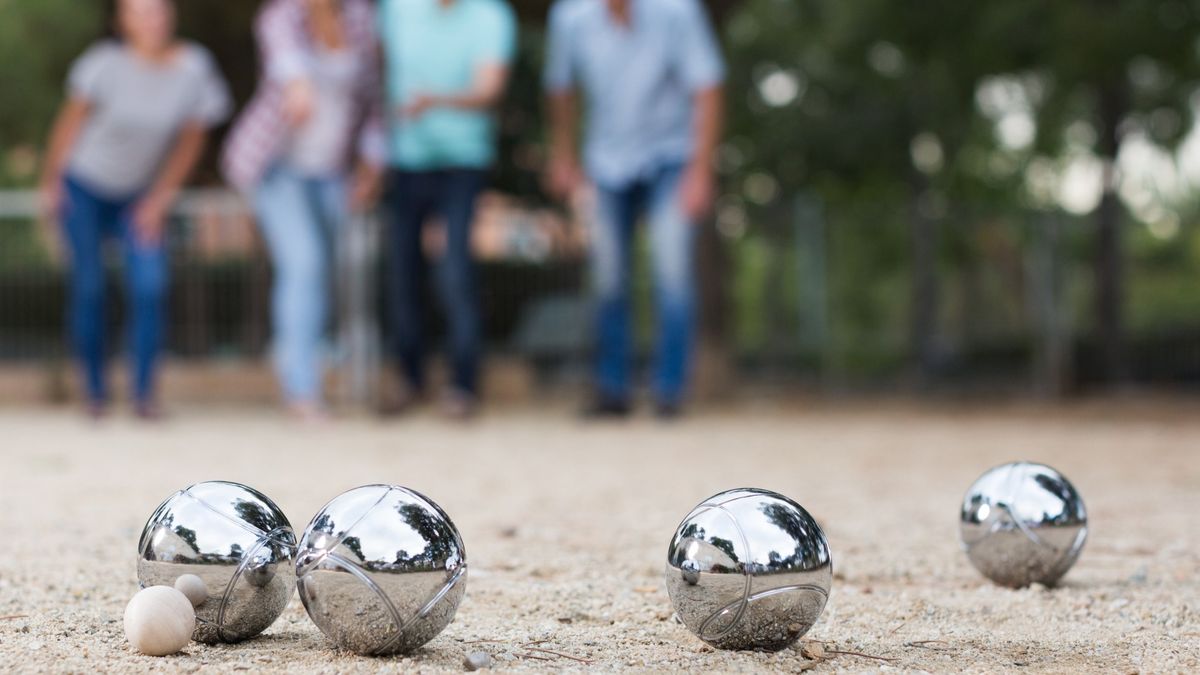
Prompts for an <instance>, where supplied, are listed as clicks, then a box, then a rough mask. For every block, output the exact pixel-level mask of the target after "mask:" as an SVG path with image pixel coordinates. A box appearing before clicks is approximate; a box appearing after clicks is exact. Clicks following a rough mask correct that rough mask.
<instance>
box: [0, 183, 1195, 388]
mask: <svg viewBox="0 0 1200 675" xmlns="http://www.w3.org/2000/svg"><path fill="white" fill-rule="evenodd" d="M491 199H492V200H493V201H491V202H489V203H488V204H486V205H485V207H484V209H483V210H482V211H483V213H482V214H481V217H480V222H479V223H478V224H477V225H478V226H479V227H478V229H479V230H480V231H481V232H482V233H483V234H481V235H480V237H479V239H480V243H479V247H480V248H481V249H485V250H484V251H483V255H482V256H481V257H482V259H483V262H482V264H481V270H480V272H481V286H482V289H481V290H482V295H483V298H482V300H483V302H482V304H483V310H484V322H485V333H486V337H487V341H488V344H489V348H490V349H491V351H492V352H493V353H495V352H509V353H510V354H514V355H517V356H520V357H521V358H522V359H524V360H525V361H526V362H528V363H530V364H532V365H533V366H534V367H536V368H537V369H538V370H539V372H555V371H556V369H559V368H561V367H562V366H563V365H564V364H566V365H568V366H570V367H572V368H574V367H575V366H577V365H578V362H579V360H580V359H581V357H582V355H583V353H584V352H585V351H586V349H587V348H588V346H589V345H588V341H589V335H590V331H589V330H588V319H589V317H588V308H587V301H586V299H585V298H584V294H585V286H586V281H585V268H586V265H585V263H584V252H585V249H586V235H584V234H580V232H579V231H580V230H586V228H585V227H583V226H581V225H578V224H575V225H572V224H569V223H566V222H565V219H564V218H562V217H559V216H556V215H554V214H552V213H549V212H546V211H538V210H536V209H528V208H522V207H521V206H519V205H514V204H511V203H508V202H505V201H504V200H503V198H500V197H492V198H491ZM35 205H36V200H35V198H34V196H33V195H32V194H31V193H28V192H2V191H0V363H3V362H5V361H7V362H13V361H31V360H44V359H52V360H53V359H58V360H61V359H62V358H63V357H64V356H65V354H66V351H67V347H66V342H65V340H64V337H63V336H64V333H63V313H64V307H65V300H66V288H67V267H66V265H65V263H64V261H63V260H62V258H61V257H56V256H54V255H52V254H51V253H50V252H49V251H48V248H52V247H47V246H46V245H45V242H46V241H47V240H52V239H53V237H47V236H45V235H44V234H39V230H38V226H37V221H36V218H35V217H34V213H35ZM743 215H744V221H745V222H743V223H742V224H741V226H740V227H739V228H727V227H723V226H722V225H721V223H720V222H718V227H717V230H718V231H720V232H723V233H724V234H723V235H722V238H721V239H720V240H719V241H717V244H716V245H717V246H718V247H719V249H720V255H719V257H722V258H724V260H725V263H724V264H723V265H722V270H721V271H717V270H716V269H710V268H702V269H701V270H700V273H701V274H707V275H709V276H710V280H711V279H712V278H714V277H719V278H718V281H719V282H720V283H719V289H718V291H719V292H720V293H722V294H723V297H724V298H725V301H723V302H721V303H719V304H720V305H721V307H723V309H721V310H720V311H721V312H722V313H723V314H724V316H721V317H720V319H721V321H719V322H718V323H719V324H721V325H722V326H723V327H724V330H723V333H724V338H723V340H721V341H720V343H719V345H718V346H719V347H720V349H719V350H718V353H719V354H721V355H723V356H724V357H725V359H726V360H727V361H728V362H731V363H732V364H733V365H734V366H735V372H736V373H737V374H739V375H740V376H742V377H743V378H749V379H774V380H783V381H786V382H795V381H806V382H810V383H813V384H814V385H815V386H818V387H821V388H830V389H844V388H858V387H877V386H881V385H882V386H894V385H896V384H903V383H906V382H913V381H914V380H921V381H923V382H924V383H926V384H932V385H934V386H937V385H945V384H951V385H957V384H963V385H966V386H972V387H974V386H983V387H985V388H986V387H988V386H989V383H991V382H1000V383H1002V384H1003V386H1005V387H1006V388H1007V389H1010V390H1011V389H1013V388H1014V387H1016V388H1017V389H1018V390H1019V389H1024V390H1038V391H1043V392H1046V393H1049V394H1061V393H1063V392H1065V391H1068V390H1070V389H1072V388H1073V387H1075V386H1077V385H1079V384H1081V383H1083V384H1086V383H1087V382H1088V380H1089V378H1090V377H1091V376H1092V368H1093V364H1094V363H1095V361H1096V358H1097V356H1096V354H1097V350H1096V348H1095V343H1094V342H1093V341H1092V339H1091V335H1090V330H1091V326H1090V323H1091V321H1090V312H1091V304H1092V299H1091V293H1092V290H1091V289H1092V286H1093V271H1092V260H1091V253H1090V251H1091V238H1092V233H1091V231H1090V224H1089V223H1088V221H1086V219H1078V218H1072V217H1069V216H1066V215H1065V214H1054V213H1044V212H1007V213H989V212H987V211H986V210H972V209H969V208H966V207H965V206H964V205H957V207H956V208H949V209H947V210H946V212H945V213H943V214H941V215H940V216H938V217H937V218H936V219H935V220H934V222H933V223H932V227H930V228H928V233H929V236H930V237H931V241H927V242H924V243H922V244H921V245H922V246H924V247H926V248H924V249H923V251H922V252H920V253H921V255H923V256H924V262H925V264H926V265H927V266H928V268H927V269H925V270H924V271H922V270H919V269H918V268H917V262H916V261H917V260H918V259H919V258H921V256H919V255H918V251H917V250H916V248H917V244H918V242H916V241H915V238H914V234H913V233H914V230H913V229H912V226H911V222H910V220H909V218H910V214H907V213H902V212H896V211H895V210H894V209H891V208H890V207H888V206H886V205H882V204H858V205H853V206H850V207H842V208H841V209H840V210H830V209H827V208H825V207H823V206H822V205H821V204H820V202H818V201H816V200H814V199H812V198H798V199H796V200H794V201H793V202H791V203H787V204H783V205H776V206H775V207H772V208H770V209H757V210H756V209H749V208H748V209H746V211H745V213H744V214H743ZM380 222H381V221H380V219H379V218H377V217H372V218H366V219H363V220H362V221H361V222H358V223H354V224H351V225H350V226H348V227H345V228H342V229H341V230H340V231H339V232H340V235H339V237H338V238H337V245H336V246H335V255H336V258H337V270H338V273H337V274H336V282H337V294H338V295H337V303H336V306H337V308H338V309H337V316H336V330H335V331H333V332H332V335H333V336H334V339H333V349H332V352H333V354H334V356H335V363H336V364H337V365H338V366H339V367H340V368H341V370H342V375H343V377H342V378H339V381H341V382H345V383H347V384H346V386H347V392H346V394H347V396H348V397H350V398H353V399H356V400H357V399H361V398H362V397H363V396H365V395H366V392H367V391H368V390H369V388H370V387H371V383H372V382H373V381H375V379H377V374H378V371H379V369H380V367H381V363H382V362H383V361H384V360H385V358H384V357H385V354H386V352H387V349H386V344H387V342H388V335H389V326H388V321H387V320H386V316H387V313H386V312H385V309H386V308H385V305H386V297H385V296H384V294H383V293H382V289H381V278H382V272H383V269H384V266H385V264H386V261H385V259H386V258H387V256H386V255H383V252H384V251H385V250H386V248H387V243H386V242H387V239H386V236H385V235H386V228H383V227H381V225H380ZM1137 227H1140V226H1132V225H1131V226H1130V227H1129V228H1127V230H1126V236H1127V238H1128V239H1129V240H1130V242H1129V244H1130V245H1129V246H1128V250H1129V253H1128V260H1127V263H1128V264H1127V277H1128V279H1127V282H1128V283H1127V286H1128V290H1127V299H1126V304H1127V306H1128V307H1129V309H1130V311H1129V323H1130V325H1129V331H1128V332H1129V335H1128V338H1129V339H1128V343H1127V344H1128V347H1127V352H1128V353H1127V359H1128V364H1129V376H1130V378H1131V379H1133V380H1142V381H1155V382H1159V381H1171V382H1194V381H1200V294H1197V293H1195V292H1193V291H1190V289H1191V288H1194V285H1195V283H1196V281H1200V263H1196V264H1193V262H1190V260H1191V258H1189V257H1188V256H1184V255H1179V254H1176V253H1172V254H1171V255H1166V254H1164V251H1168V252H1170V251H1173V250H1174V249H1171V248H1170V246H1171V245H1170V244H1162V243H1158V244H1154V243H1153V242H1149V243H1148V242H1147V241H1146V240H1145V237H1142V236H1141V235H1140V234H1139V232H1140V231H1139V230H1138V229H1136V228H1137ZM1189 236H1190V237H1192V238H1191V239H1188V238H1187V237H1189ZM1178 237H1179V240H1178V243H1177V244H1173V245H1174V246H1176V247H1178V248H1182V247H1186V246H1187V244H1186V242H1187V241H1197V240H1200V237H1197V236H1195V235H1193V234H1192V233H1191V232H1190V231H1184V232H1182V233H1180V234H1179V235H1178ZM710 243H711V242H710ZM1152 244H1153V245H1152ZM169 245H170V250H171V256H172V284H171V291H170V310H169V336H170V337H169V350H168V351H169V353H170V354H171V355H172V356H173V357H174V358H177V359H191V360H198V361H200V360H213V359H230V358H234V359H237V358H253V359H258V358H262V357H263V356H265V355H266V353H267V351H268V350H269V343H270V325H269V314H270V313H269V293H270V286H271V270H270V265H269V261H268V259H267V256H266V254H265V252H264V250H263V248H262V246H261V244H260V243H259V241H258V237H257V235H256V232H255V226H254V223H253V218H252V216H251V214H250V213H249V212H248V210H247V207H246V205H245V204H244V203H243V202H242V200H241V199H239V198H238V197H237V196H235V195H233V194H231V193H229V192H226V191H220V190H216V191H196V192H189V193H187V194H186V195H185V196H184V197H183V198H182V199H181V200H180V202H179V204H178V207H177V208H176V210H175V213H174V215H173V217H172V221H171V227H170V237H169ZM643 248H644V246H639V253H640V252H642V249H643ZM115 269H116V265H114V274H115ZM922 274H923V275H925V276H924V277H923V278H924V279H925V280H926V281H925V283H918V277H919V276H920V275H922ZM930 279H932V283H929V280H930ZM116 282H118V280H117V279H114V284H116ZM633 285H634V287H635V289H637V290H638V291H639V292H640V293H644V295H643V297H642V300H641V302H640V303H639V311H638V313H637V317H638V318H637V322H636V324H637V326H638V336H639V344H640V345H641V347H642V348H641V349H640V353H641V354H642V355H643V356H647V357H648V356H649V355H650V354H651V352H652V345H653V340H652V335H653V325H654V320H653V311H652V310H651V309H650V307H649V305H650V303H649V302H648V301H647V298H648V297H649V294H648V293H645V291H648V290H649V289H648V287H649V285H650V284H649V274H648V270H647V269H646V266H645V265H643V266H641V267H640V268H639V271H638V272H637V273H636V275H635V279H634V281H633ZM112 295H113V300H114V302H113V305H114V307H113V311H112V312H111V314H110V322H111V324H112V325H111V326H110V329H111V330H112V331H113V333H114V335H115V334H116V333H117V332H118V331H119V330H120V317H121V314H122V308H121V306H120V305H121V302H120V294H118V293H114V294H112ZM921 303H930V305H929V306H926V307H923V308H920V307H919V305H920V304H921ZM431 306H433V307H436V303H431ZM929 307H932V309H930V308H929ZM918 310H920V311H918ZM1193 310H1194V311H1193ZM705 311H709V308H707V307H706V308H705ZM438 316H439V313H438V312H436V311H434V312H433V315H432V316H431V317H430V318H431V325H432V326H434V327H435V329H440V322H439V321H438ZM919 317H926V318H925V319H922V320H920V321H918V318H919ZM929 317H931V318H929ZM111 343H112V344H119V341H116V340H114V341H111ZM917 345H920V347H921V348H920V349H918V348H917Z"/></svg>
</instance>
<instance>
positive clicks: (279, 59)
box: [221, 0, 387, 193]
mask: <svg viewBox="0 0 1200 675" xmlns="http://www.w3.org/2000/svg"><path fill="white" fill-rule="evenodd" d="M306 11H307V10H306V9H305V3H304V0H269V1H268V2H267V4H266V6H264V7H263V9H262V11H261V12H259V15H258V18H257V19H256V21H255V27H254V32H255V36H256V38H257V39H258V45H259V51H260V61H261V64H262V75H261V82H260V83H259V87H258V91H256V92H255V94H254V98H252V99H251V101H250V103H249V104H248V105H247V106H246V109H245V111H243V112H242V114H241V116H240V117H239V118H238V121H237V123H236V124H235V125H234V127H233V130H232V131H231V132H230V134H229V140H228V141H227V142H226V144H225V151H224V153H223V154H222V158H221V167H222V169H223V170H224V173H225V178H226V180H228V181H229V183H230V184H231V185H233V186H234V187H236V188H238V189H239V190H241V191H242V192H246V193H249V192H252V191H253V190H254V188H255V187H256V186H257V185H258V183H259V181H261V180H262V178H263V176H264V175H265V174H266V172H267V171H268V170H270V169H271V167H272V165H274V163H275V162H276V161H278V160H279V157H280V155H281V154H282V153H283V151H284V149H285V145H286V143H287V140H288V138H289V137H290V135H291V129H290V128H289V125H288V123H287V120H286V119H285V118H284V112H283V101H284V88H285V86H286V84H287V83H288V82H291V81H293V80H295V79H297V78H301V77H304V76H305V75H306V73H307V70H308V67H309V65H308V64H309V63H310V62H311V58H312V53H313V49H314V47H313V44H312V42H311V39H310V37H309V33H308V29H307V26H306V21H307V15H306ZM342 12H343V14H342V16H343V21H344V25H345V32H346V34H345V44H346V46H347V49H351V50H353V51H354V53H355V55H356V56H357V57H358V58H359V59H361V67H360V68H359V81H358V83H357V84H358V87H357V88H358V92H359V95H358V101H357V103H358V109H357V112H358V114H357V124H356V125H355V126H354V127H353V128H347V129H345V130H344V133H343V140H342V142H343V144H344V153H343V155H344V156H345V157H346V159H347V165H349V163H350V159H351V156H352V154H353V151H354V149H355V146H356V145H357V152H358V155H359V157H361V158H362V160H363V161H366V162H369V163H371V164H374V165H377V166H381V165H383V164H384V163H385V162H386V158H387V138H386V136H385V133H384V122H383V106H384V102H383V99H384V96H383V77H382V72H381V64H380V52H379V42H378V39H377V37H376V32H375V10H374V8H373V6H372V4H371V3H370V1H369V0H343V2H342Z"/></svg>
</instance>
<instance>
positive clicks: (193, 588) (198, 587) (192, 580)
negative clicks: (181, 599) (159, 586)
mask: <svg viewBox="0 0 1200 675" xmlns="http://www.w3.org/2000/svg"><path fill="white" fill-rule="evenodd" d="M175 589H176V590H178V591H179V592H180V593H183V594H184V595H186V596H187V599H188V600H191V601H192V607H199V606H200V605H203V604H204V601H205V600H208V585H207V584H205V583H204V580H203V579H201V578H200V577H198V576H196V575H195V574H185V575H183V576H181V577H179V578H178V579H176V580H175Z"/></svg>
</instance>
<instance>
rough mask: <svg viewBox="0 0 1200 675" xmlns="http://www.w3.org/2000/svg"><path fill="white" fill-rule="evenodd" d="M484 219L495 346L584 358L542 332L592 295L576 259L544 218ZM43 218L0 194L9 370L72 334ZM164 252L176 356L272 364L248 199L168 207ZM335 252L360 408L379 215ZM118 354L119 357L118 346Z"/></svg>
mask: <svg viewBox="0 0 1200 675" xmlns="http://www.w3.org/2000/svg"><path fill="white" fill-rule="evenodd" d="M485 210H486V212H485V213H484V214H482V215H481V221H482V224H481V228H482V230H484V231H483V233H482V237H481V243H480V246H482V247H483V248H484V249H486V251H485V252H486V259H485V260H484V261H483V262H482V264H481V269H480V274H481V286H482V289H481V293H482V296H483V298H482V299H483V306H484V325H485V335H486V338H487V340H488V342H489V345H490V346H491V348H492V349H493V350H496V351H505V350H514V351H519V352H528V353H527V354H524V355H526V356H529V357H531V358H534V359H540V360H543V361H545V360H548V361H550V362H555V363H561V362H562V361H564V360H568V359H573V358H578V356H579V352H580V350H581V349H582V348H583V347H582V345H580V344H577V343H575V342H569V343H566V344H564V343H562V342H561V341H558V342H556V341H555V340H553V339H550V340H547V339H545V336H544V335H542V333H543V330H542V328H544V327H545V325H546V322H547V321H549V322H550V323H551V324H554V323H556V317H557V316H558V313H556V310H555V308H556V307H558V308H559V309H560V310H562V309H563V307H564V304H565V305H566V309H565V311H572V310H571V307H572V306H574V304H577V303H578V302H580V301H579V300H578V298H579V296H580V294H581V293H582V290H583V289H582V286H583V265H582V263H581V262H580V259H579V254H578V250H577V249H573V248H571V247H570V246H564V245H562V242H561V241H559V239H560V237H559V236H558V235H559V234H560V233H559V232H557V231H555V228H556V227H561V225H562V224H561V223H550V224H549V225H548V224H547V216H546V214H544V213H538V212H530V211H528V210H524V209H521V208H519V207H516V206H513V205H510V204H505V203H498V202H496V201H491V202H486V203H485ZM36 213H37V200H36V197H35V195H34V194H32V193H30V192H25V191H8V192H5V191H0V363H3V362H5V361H8V362H13V361H38V360H47V361H61V360H62V359H64V358H65V357H66V356H67V351H68V345H67V341H66V339H65V333H64V328H63V326H64V313H65V307H66V296H67V286H68V282H69V279H68V275H69V262H68V261H67V260H66V254H65V252H63V251H61V250H60V249H61V246H60V244H59V243H58V238H59V235H58V233H57V232H55V231H53V230H49V229H46V228H45V227H43V226H42V225H41V224H40V223H39V221H38V218H37V216H36ZM435 239H436V238H435ZM167 242H168V244H167V245H168V250H169V254H170V257H171V284H170V291H169V299H168V303H167V304H168V318H167V322H168V348H167V351H168V353H169V355H170V356H171V357H172V358H175V359H190V360H213V359H218V360H219V359H230V358H233V359H245V358H250V359H260V358H263V357H264V356H266V354H267V352H268V351H269V348H270V325H269V316H270V311H269V304H270V288H271V268H270V264H269V260H268V257H267V255H266V252H265V250H264V248H263V246H262V244H261V242H260V241H259V238H258V236H257V234H256V231H255V225H254V220H253V217H252V214H251V213H250V211H249V209H248V207H247V205H246V204H245V202H244V201H243V200H242V199H241V198H239V197H238V196H237V195H235V194H233V193H231V192H228V191H224V190H197V191H191V192H187V193H186V194H184V195H183V196H182V197H181V198H180V199H179V201H178V203H177V205H176V207H175V208H174V210H173V213H172V216H171V218H170V222H169V226H168V237H167ZM333 244H334V245H333V250H332V251H331V256H332V257H333V260H334V269H335V271H336V272H335V274H334V275H333V279H332V281H333V284H334V289H333V292H334V293H335V298H336V301H335V303H334V306H335V307H336V310H335V316H334V317H333V320H332V322H331V323H332V326H331V332H330V335H331V345H330V353H331V356H332V361H333V365H334V366H335V367H337V368H338V369H339V372H340V375H341V377H339V378H338V381H339V382H341V383H342V385H343V387H344V388H345V391H344V396H345V397H346V398H348V399H350V400H352V401H355V402H365V400H366V399H367V398H369V397H370V396H371V395H372V392H373V389H374V387H375V383H376V382H377V380H378V373H379V371H380V369H381V368H382V364H383V361H384V360H385V359H384V356H385V351H386V349H385V345H386V343H387V342H388V335H389V332H390V331H389V326H388V322H387V321H386V320H385V319H384V318H383V317H385V316H386V315H387V312H386V311H385V310H386V308H385V307H384V298H383V294H382V292H381V284H382V282H383V275H384V267H385V258H386V256H385V255H383V251H384V250H385V249H386V238H385V236H384V228H383V227H382V226H381V218H380V217H379V216H378V215H377V214H376V215H371V216H364V217H359V218H356V219H354V220H353V221H351V222H347V223H345V224H344V226H343V227H340V228H338V231H337V236H336V237H335V238H334V242H333ZM432 245H433V246H436V242H435V243H434V244H432ZM110 253H113V252H111V251H110ZM111 262H112V264H111V265H110V266H109V267H110V271H109V273H110V277H111V278H110V287H111V288H112V289H113V290H114V291H115V290H116V289H118V288H119V287H120V286H121V280H120V278H119V273H118V268H119V260H117V259H115V258H114V259H113V260H112V261H111ZM110 298H111V300H112V301H111V302H110V303H109V304H110V312H109V313H108V321H109V326H108V330H109V331H110V333H111V334H112V335H113V336H114V337H117V336H119V334H120V331H121V324H122V316H123V314H124V306H123V305H124V303H123V296H122V294H121V293H119V292H113V293H110ZM430 305H431V317H430V319H431V321H430V325H431V326H433V328H434V330H435V331H440V330H442V324H441V322H440V321H439V316H440V312H438V311H437V307H436V303H433V302H431V303H430ZM547 313H549V314H547ZM539 326H541V327H542V328H539ZM109 343H110V344H113V345H117V346H119V345H120V344H121V340H119V339H114V340H110V341H109Z"/></svg>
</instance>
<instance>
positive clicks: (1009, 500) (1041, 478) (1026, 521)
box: [960, 462, 1087, 588]
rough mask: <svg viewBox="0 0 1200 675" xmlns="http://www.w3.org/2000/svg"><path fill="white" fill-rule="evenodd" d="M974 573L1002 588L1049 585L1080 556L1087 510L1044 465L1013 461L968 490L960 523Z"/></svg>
mask: <svg viewBox="0 0 1200 675" xmlns="http://www.w3.org/2000/svg"><path fill="white" fill-rule="evenodd" d="M960 534H961V537H962V545H963V550H965V551H966V552H967V558H969V559H970V561H971V564H972V565H974V566H975V569H977V570H979V571H980V572H982V573H983V575H984V576H985V577H987V578H988V579H991V580H992V581H994V582H996V583H997V584H999V585H1001V586H1008V587H1011V588H1024V587H1025V586H1028V585H1030V584H1032V583H1040V584H1044V585H1046V586H1052V585H1054V583H1055V582H1057V581H1058V580H1059V579H1061V578H1062V576H1063V575H1064V574H1066V573H1067V570H1069V569H1071V566H1072V565H1074V564H1075V560H1076V559H1078V558H1079V553H1080V551H1082V550H1083V544H1084V542H1085V541H1086V540H1087V510H1086V509H1085V508H1084V506H1083V499H1082V498H1081V497H1080V496H1079V493H1078V492H1076V491H1075V487H1074V486H1073V485H1071V483H1070V481H1068V480H1067V479H1066V478H1064V477H1063V475H1062V474H1060V473H1059V472H1057V471H1055V470H1054V469H1051V468H1050V467H1048V466H1046V465H1044V464H1034V463H1032V462H1014V463H1012V464H1005V465H1003V466H998V467H996V468H994V469H992V470H990V471H988V472H987V473H985V474H983V475H982V476H980V478H979V480H977V481H975V483H974V484H973V485H972V486H971V488H970V489H969V490H967V494H966V496H965V497H963V503H962V521H961V523H960Z"/></svg>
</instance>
